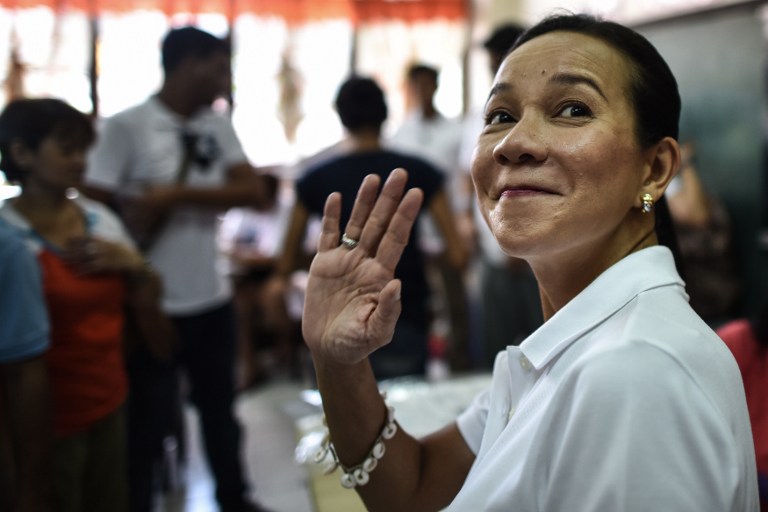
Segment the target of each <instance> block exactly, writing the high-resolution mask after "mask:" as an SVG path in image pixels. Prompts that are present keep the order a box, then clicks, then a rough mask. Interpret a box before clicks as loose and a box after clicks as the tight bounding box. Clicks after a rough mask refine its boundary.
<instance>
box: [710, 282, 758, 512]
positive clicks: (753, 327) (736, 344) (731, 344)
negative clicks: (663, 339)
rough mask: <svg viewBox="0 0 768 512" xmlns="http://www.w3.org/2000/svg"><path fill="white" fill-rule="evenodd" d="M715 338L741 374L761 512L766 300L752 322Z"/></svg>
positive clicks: (723, 329)
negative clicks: (755, 462)
mask: <svg viewBox="0 0 768 512" xmlns="http://www.w3.org/2000/svg"><path fill="white" fill-rule="evenodd" d="M717 334H718V335H719V336H720V337H721V338H722V339H723V341H725V344H726V345H728V348H730V349H731V352H733V356H734V357H735V358H736V362H737V363H738V365H739V369H740V370H741V378H742V380H743V381H744V391H745V392H746V394H747V408H748V409H749V419H750V422H751V424H752V438H753V441H754V443H755V457H756V459H757V478H758V488H759V490H760V505H761V510H768V393H766V392H765V391H766V389H768V297H766V298H764V299H763V302H762V304H761V306H760V307H759V308H758V310H757V312H756V313H755V315H754V316H753V317H752V318H740V319H737V320H732V321H730V322H728V323H726V324H724V325H722V326H720V327H719V328H718V329H717Z"/></svg>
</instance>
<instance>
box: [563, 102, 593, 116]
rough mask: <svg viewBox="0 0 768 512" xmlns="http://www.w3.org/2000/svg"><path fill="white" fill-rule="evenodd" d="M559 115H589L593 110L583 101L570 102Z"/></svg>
mask: <svg viewBox="0 0 768 512" xmlns="http://www.w3.org/2000/svg"><path fill="white" fill-rule="evenodd" d="M559 115H560V116H562V117H589V116H591V115H592V111H591V110H590V109H589V107H587V106H586V105H584V104H583V103H569V104H567V105H565V106H564V107H563V108H562V109H560V112H559Z"/></svg>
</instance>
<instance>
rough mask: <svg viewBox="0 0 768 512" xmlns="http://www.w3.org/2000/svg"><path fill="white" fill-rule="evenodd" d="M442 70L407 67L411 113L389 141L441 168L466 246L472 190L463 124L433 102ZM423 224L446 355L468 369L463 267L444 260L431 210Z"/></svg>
mask: <svg viewBox="0 0 768 512" xmlns="http://www.w3.org/2000/svg"><path fill="white" fill-rule="evenodd" d="M438 75H439V73H438V70H437V69H436V68H434V67H431V66H428V65H426V64H422V63H414V64H412V65H411V66H409V68H408V71H407V78H406V104H407V105H408V115H407V117H406V119H405V121H404V122H403V124H402V125H401V126H400V127H399V128H398V129H397V131H396V132H395V134H394V135H393V136H392V137H391V138H390V139H389V141H387V144H388V145H390V146H391V147H392V148H393V149H395V150H397V151H402V152H403V153H407V154H411V155H416V156H418V157H420V158H423V159H424V160H426V161H427V162H429V163H430V164H432V165H433V166H434V167H435V168H437V169H438V170H439V171H440V172H442V173H443V175H444V176H445V190H446V195H447V196H448V200H449V203H450V206H451V212H452V213H453V222H454V223H455V224H456V228H457V231H458V232H459V235H460V236H461V237H462V240H463V242H462V243H463V244H464V246H465V247H471V246H472V244H471V233H472V230H471V228H469V229H468V228H467V227H466V226H464V225H463V224H462V222H464V221H466V219H467V217H466V216H465V215H461V213H462V212H464V211H466V209H467V205H468V204H469V197H468V195H469V193H470V191H471V187H470V184H469V183H468V180H467V176H466V174H464V173H462V172H461V168H460V166H459V150H460V148H461V140H462V134H463V127H462V124H461V123H460V122H459V121H458V120H455V119H448V118H447V117H445V116H444V115H443V114H442V113H440V111H438V110H437V107H436V106H435V102H434V100H435V93H437V88H438ZM420 224H421V225H420V226H419V231H420V233H421V235H420V236H421V239H420V241H419V243H420V245H421V246H422V248H423V250H424V253H425V254H426V256H427V258H428V259H427V265H428V267H427V268H428V269H433V272H432V273H431V274H434V275H433V276H432V277H431V282H432V287H433V289H434V290H435V291H436V292H438V291H439V293H441V294H442V296H443V298H444V301H443V302H445V306H444V309H445V311H444V312H442V314H443V315H444V316H445V317H446V320H447V321H448V324H449V330H448V336H447V337H448V339H447V340H446V341H447V342H448V358H449V361H450V363H451V367H452V369H453V370H466V369H468V368H470V367H471V366H472V362H471V355H470V350H469V337H470V326H469V300H468V299H469V298H468V296H467V289H466V286H465V283H464V272H463V271H462V269H456V268H455V267H454V266H453V265H452V264H451V263H450V262H449V261H447V260H446V258H445V256H446V254H445V244H444V243H443V239H442V236H441V235H440V232H439V230H438V229H437V227H436V226H435V223H434V221H433V220H432V219H431V217H430V216H429V214H428V213H427V214H426V215H423V216H422V218H421V220H420ZM438 314H440V313H438Z"/></svg>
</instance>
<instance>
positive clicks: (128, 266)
mask: <svg viewBox="0 0 768 512" xmlns="http://www.w3.org/2000/svg"><path fill="white" fill-rule="evenodd" d="M94 138H95V134H94V130H93V126H92V124H91V121H90V120H89V119H88V117H87V116H85V115H84V114H83V113H81V112H79V111H77V110H76V109H74V108H72V107H71V106H70V105H68V104H66V103H64V102H62V101H60V100H56V99H21V100H15V101H12V102H11V103H9V104H8V105H7V106H6V107H5V109H4V110H3V112H2V114H0V153H1V154H2V161H0V169H2V171H3V172H4V173H5V175H6V177H7V178H8V179H9V180H10V181H12V182H16V183H18V184H19V185H20V186H21V195H19V196H18V197H16V198H13V199H12V200H9V201H7V202H6V203H4V204H3V205H2V206H1V207H0V219H2V220H4V221H5V222H6V223H8V224H10V225H12V226H14V227H15V228H16V230H17V231H18V232H19V233H20V235H21V236H22V237H23V238H24V240H25V243H26V245H27V246H28V247H29V248H30V249H31V250H32V251H33V253H34V254H35V255H36V257H37V262H38V264H39V266H40V270H41V274H42V286H43V293H44V299H45V305H46V309H47V312H48V317H49V320H50V339H51V344H50V350H49V351H48V353H47V354H46V362H47V366H48V370H49V378H50V383H51V391H52V397H53V433H54V443H53V478H52V482H53V500H52V503H53V510H56V511H61V512H70V511H71V512H91V511H93V512H99V511H104V510H109V511H112V512H119V511H122V510H125V507H126V504H127V495H126V492H127V485H126V473H125V450H126V449H125V425H124V419H123V417H124V414H123V413H122V405H123V402H124V401H125V399H126V395H127V382H126V380H127V379H126V374H125V369H124V365H123V328H124V319H125V311H126V310H127V309H126V308H133V310H134V311H139V310H146V309H148V308H150V307H154V309H157V310H159V309H158V306H157V303H158V300H159V291H157V290H155V291H156V292H157V293H154V294H152V293H148V292H147V290H146V286H145V285H146V284H148V283H153V282H156V280H155V278H154V275H153V274H152V272H151V271H150V270H149V269H147V267H146V266H145V264H144V259H143V258H142V256H141V254H140V253H139V252H138V251H137V250H136V249H135V248H134V246H133V242H132V241H131V239H130V238H129V236H128V234H127V232H126V231H125V229H124V228H123V226H122V224H121V223H120V221H119V220H118V219H117V217H116V216H115V215H114V214H113V213H111V211H110V210H109V209H108V208H107V207H106V206H105V205H103V204H100V203H98V202H96V201H92V200H90V199H87V198H84V197H82V196H79V195H78V194H77V193H76V189H77V188H78V187H79V186H80V185H81V182H82V177H83V173H84V171H85V155H86V151H87V149H88V147H89V146H90V145H91V144H92V142H93V140H94Z"/></svg>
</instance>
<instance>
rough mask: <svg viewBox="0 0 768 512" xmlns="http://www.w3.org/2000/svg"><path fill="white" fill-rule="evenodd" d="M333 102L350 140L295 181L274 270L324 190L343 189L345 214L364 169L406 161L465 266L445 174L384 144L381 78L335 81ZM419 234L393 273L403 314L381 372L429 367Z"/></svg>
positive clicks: (289, 254)
mask: <svg viewBox="0 0 768 512" xmlns="http://www.w3.org/2000/svg"><path fill="white" fill-rule="evenodd" d="M335 106H336V111H337V113H338V115H339V118H340V120H341V123H342V124H343V125H344V128H345V129H346V131H347V138H348V141H347V143H345V145H344V146H345V147H347V148H349V151H348V152H346V153H343V154H335V155H334V156H332V157H330V158H328V159H327V160H325V161H321V162H318V163H317V164H316V165H314V166H313V167H310V168H309V169H308V170H307V171H306V173H305V174H304V175H303V176H301V177H300V178H299V180H298V181H297V183H296V204H295V205H294V209H293V212H292V214H291V220H290V222H289V225H288V230H287V232H286V236H285V241H284V243H283V254H282V256H281V258H280V260H279V265H278V270H277V275H278V278H280V279H282V280H283V281H286V280H287V277H288V275H289V274H290V272H291V271H292V270H293V269H294V268H295V267H296V264H297V261H298V259H299V251H300V248H301V243H302V240H303V239H304V233H305V231H306V226H307V222H308V220H309V217H310V215H313V214H315V215H319V214H321V213H322V209H323V204H324V202H325V198H326V197H327V196H328V195H329V194H330V193H332V192H334V191H340V192H341V194H342V198H343V199H342V201H343V207H342V217H343V218H345V219H346V218H348V217H349V215H350V213H351V210H352V204H353V203H354V200H355V194H356V191H357V189H358V187H359V186H360V183H362V181H363V178H364V177H365V175H367V174H369V173H377V174H379V175H381V176H385V175H386V174H387V173H388V172H389V171H390V170H391V169H392V168H394V167H403V168H406V169H408V171H409V173H410V174H409V176H410V178H409V183H410V184H411V185H412V186H415V187H419V188H421V189H422V190H424V195H425V204H426V209H427V210H428V211H429V212H430V213H431V214H432V217H433V219H434V220H435V222H436V224H437V226H438V228H439V229H440V233H441V235H442V236H443V240H444V242H445V248H446V249H445V250H446V258H447V260H448V261H449V262H450V264H451V265H453V267H454V268H456V269H462V268H463V267H464V266H465V264H466V261H467V252H466V250H465V248H464V247H463V246H462V245H461V243H460V241H459V236H458V233H457V231H456V227H455V223H454V222H453V219H452V215H451V211H450V206H449V203H448V198H447V195H446V192H445V186H444V176H443V174H441V173H440V171H438V170H437V169H436V168H434V167H433V166H432V165H430V164H429V163H427V162H426V161H424V160H422V159H420V158H417V157H415V156H410V155H406V154H405V153H400V152H395V151H392V150H389V149H385V148H384V147H383V141H382V138H381V128H382V125H383V123H384V121H385V120H386V119H387V104H386V101H385V98H384V92H383V91H382V90H381V88H380V87H379V85H378V84H377V83H376V82H375V81H374V80H372V79H370V78H365V77H352V78H350V79H348V80H346V81H345V82H344V83H343V84H342V85H341V87H340V88H339V90H338V93H337V95H336V99H335ZM416 240H418V228H417V229H415V230H414V233H413V234H412V235H411V238H410V241H409V243H408V245H407V247H406V249H405V252H404V254H403V258H402V261H401V262H400V265H399V266H398V268H397V275H398V276H399V277H400V278H401V279H403V281H404V282H406V283H408V286H407V288H405V289H404V292H403V297H402V300H403V311H404V313H403V316H402V317H401V318H400V320H399V321H398V324H397V327H396V328H395V334H394V338H393V339H392V342H391V343H390V344H389V345H388V346H387V348H386V349H385V350H382V351H380V352H379V353H377V354H376V355H375V356H374V357H373V359H372V364H373V367H374V372H375V374H376V377H377V378H378V379H387V378H392V377H400V376H406V375H424V374H425V371H426V363H427V359H428V338H429V334H430V332H429V331H430V327H431V320H432V318H431V313H430V305H429V297H430V289H429V285H428V282H427V279H426V276H425V270H424V265H425V257H424V254H423V252H422V251H421V249H420V248H419V246H418V244H417V243H416Z"/></svg>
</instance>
